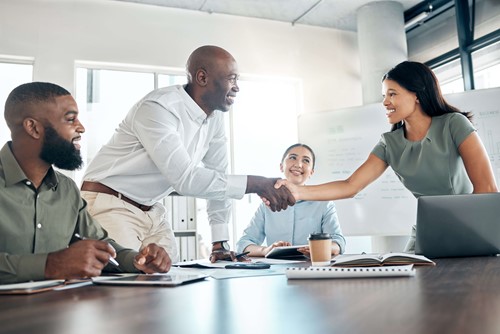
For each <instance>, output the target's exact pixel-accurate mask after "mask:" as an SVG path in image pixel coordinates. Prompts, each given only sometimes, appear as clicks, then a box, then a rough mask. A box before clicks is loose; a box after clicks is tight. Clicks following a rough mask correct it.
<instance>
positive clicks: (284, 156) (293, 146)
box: [281, 143, 316, 169]
mask: <svg viewBox="0 0 500 334" xmlns="http://www.w3.org/2000/svg"><path fill="white" fill-rule="evenodd" d="M299 146H300V147H303V148H305V149H307V150H309V152H311V154H312V168H313V169H314V165H315V164H316V155H315V154H314V151H313V150H312V148H310V147H309V146H307V145H306V144H302V143H297V144H293V145H292V146H290V147H289V148H287V149H286V150H285V153H283V157H281V163H283V161H284V160H285V158H286V155H287V154H288V152H290V150H291V149H292V148H295V147H299Z"/></svg>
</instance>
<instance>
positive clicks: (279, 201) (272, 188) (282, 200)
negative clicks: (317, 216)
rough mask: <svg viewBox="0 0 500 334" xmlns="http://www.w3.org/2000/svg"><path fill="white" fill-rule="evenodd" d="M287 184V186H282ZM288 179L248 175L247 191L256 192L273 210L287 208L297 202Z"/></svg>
mask: <svg viewBox="0 0 500 334" xmlns="http://www.w3.org/2000/svg"><path fill="white" fill-rule="evenodd" d="M282 185H285V186H282ZM288 186H289V184H288V183H287V182H286V180H282V179H279V178H267V177H263V176H255V175H248V179H247V189H246V193H247V194H248V193H255V194H257V195H259V196H260V198H261V199H262V201H263V202H264V203H265V204H266V205H267V206H268V207H269V208H270V209H271V210H272V211H273V212H275V211H281V210H285V209H286V208H287V207H289V206H293V205H294V204H295V201H296V198H295V197H294V194H293V193H292V192H291V191H290V190H289V189H288Z"/></svg>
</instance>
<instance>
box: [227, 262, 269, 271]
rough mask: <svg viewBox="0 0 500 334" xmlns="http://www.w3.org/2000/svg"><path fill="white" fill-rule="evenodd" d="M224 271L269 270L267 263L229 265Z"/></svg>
mask: <svg viewBox="0 0 500 334" xmlns="http://www.w3.org/2000/svg"><path fill="white" fill-rule="evenodd" d="M225 268H226V269H269V268H271V265H270V264H267V263H243V262H237V263H231V264H228V265H226V267H225Z"/></svg>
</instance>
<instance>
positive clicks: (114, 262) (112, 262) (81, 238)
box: [75, 233, 120, 267]
mask: <svg viewBox="0 0 500 334" xmlns="http://www.w3.org/2000/svg"><path fill="white" fill-rule="evenodd" d="M75 238H76V239H78V240H85V238H84V237H82V236H81V235H80V234H78V233H75ZM110 246H111V245H110ZM111 247H113V246H111ZM109 262H111V264H113V265H115V266H117V267H118V266H119V265H120V264H119V263H118V261H116V259H115V258H114V257H112V256H111V255H110V256H109Z"/></svg>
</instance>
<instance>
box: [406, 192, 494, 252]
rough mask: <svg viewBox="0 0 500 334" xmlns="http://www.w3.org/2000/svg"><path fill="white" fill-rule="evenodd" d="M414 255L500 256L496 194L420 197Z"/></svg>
mask: <svg viewBox="0 0 500 334" xmlns="http://www.w3.org/2000/svg"><path fill="white" fill-rule="evenodd" d="M415 253H416V254H421V255H424V256H426V257H429V258H439V257H466V256H486V255H497V254H499V253H500V193H489V194H467V195H441V196H422V197H419V198H418V201H417V239H416V244H415Z"/></svg>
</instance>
